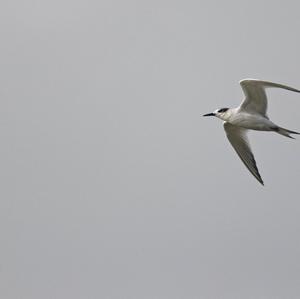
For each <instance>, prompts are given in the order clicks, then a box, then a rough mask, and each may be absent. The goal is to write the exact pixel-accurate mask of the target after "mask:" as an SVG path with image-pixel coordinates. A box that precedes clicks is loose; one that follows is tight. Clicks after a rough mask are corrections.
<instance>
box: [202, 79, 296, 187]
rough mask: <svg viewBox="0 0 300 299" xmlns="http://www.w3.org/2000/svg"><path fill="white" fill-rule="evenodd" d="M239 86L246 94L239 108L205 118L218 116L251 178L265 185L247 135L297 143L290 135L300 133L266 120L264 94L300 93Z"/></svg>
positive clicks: (253, 83) (246, 83)
mask: <svg viewBox="0 0 300 299" xmlns="http://www.w3.org/2000/svg"><path fill="white" fill-rule="evenodd" d="M240 85H241V87H242V89H243V92H244V94H245V99H244V100H243V101H242V103H241V104H240V106H238V107H237V108H221V109H217V110H215V111H214V112H212V113H208V114H204V115H203V116H215V117H217V118H220V119H221V120H223V121H224V122H223V126H224V130H225V132H226V135H227V138H228V140H229V142H230V143H231V145H232V147H233V148H234V150H235V151H236V153H237V154H238V156H239V157H240V159H241V160H242V162H243V163H244V164H245V166H246V167H247V168H248V170H249V171H250V172H251V173H252V175H253V176H254V177H255V178H256V179H257V180H258V181H259V182H260V183H261V184H262V185H264V182H263V180H262V178H261V176H260V174H259V171H258V168H257V166H256V161H255V159H254V155H253V153H252V151H251V147H250V144H249V141H248V137H247V131H248V130H256V131H271V132H276V133H278V134H281V135H283V136H286V137H289V138H293V139H294V137H292V136H290V134H300V133H298V132H295V131H291V130H288V129H284V128H282V127H279V126H278V125H276V124H275V123H273V122H272V121H271V120H270V119H269V117H268V116H267V106H268V100H267V95H266V91H265V90H266V88H269V87H277V88H283V89H287V90H291V91H295V92H300V90H298V89H295V88H293V87H289V86H286V85H283V84H278V83H273V82H268V81H262V80H256V79H244V80H241V81H240Z"/></svg>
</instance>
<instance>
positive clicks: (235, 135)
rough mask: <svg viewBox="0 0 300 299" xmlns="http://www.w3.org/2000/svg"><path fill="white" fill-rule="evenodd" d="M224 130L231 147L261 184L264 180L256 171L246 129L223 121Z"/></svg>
mask: <svg viewBox="0 0 300 299" xmlns="http://www.w3.org/2000/svg"><path fill="white" fill-rule="evenodd" d="M223 125H224V130H225V132H226V135H227V138H228V140H229V142H230V143H231V145H232V147H233V148H234V150H235V151H236V153H237V154H238V155H239V157H240V158H241V160H242V161H243V163H244V164H245V166H246V167H247V168H248V170H249V171H250V172H251V173H252V174H253V175H254V177H255V178H256V179H257V180H258V181H259V182H260V183H261V184H262V185H263V184H264V182H263V180H262V178H261V176H260V174H259V172H258V169H257V166H256V162H255V159H254V156H253V154H252V151H251V148H250V145H249V141H248V138H247V135H246V133H247V130H246V129H244V128H241V127H237V126H234V125H231V124H230V123H228V122H224V124H223Z"/></svg>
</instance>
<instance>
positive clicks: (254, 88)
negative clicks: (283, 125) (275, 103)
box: [240, 79, 300, 116]
mask: <svg viewBox="0 0 300 299" xmlns="http://www.w3.org/2000/svg"><path fill="white" fill-rule="evenodd" d="M240 85H241V87H242V89H243V92H244V94H245V96H246V98H245V100H244V101H243V102H242V104H241V105H240V108H241V109H242V110H245V111H247V112H255V113H259V114H262V115H263V116H265V115H266V113H267V108H268V100H267V95H266V91H265V89H266V88H268V87H277V88H283V89H287V90H290V91H294V92H300V90H298V89H296V88H293V87H290V86H287V85H283V84H279V83H274V82H269V81H262V80H256V79H244V80H241V81H240Z"/></svg>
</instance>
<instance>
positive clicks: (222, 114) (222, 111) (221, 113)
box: [203, 108, 229, 120]
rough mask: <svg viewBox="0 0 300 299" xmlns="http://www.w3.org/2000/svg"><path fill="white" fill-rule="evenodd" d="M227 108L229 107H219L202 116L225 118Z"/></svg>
mask: <svg viewBox="0 0 300 299" xmlns="http://www.w3.org/2000/svg"><path fill="white" fill-rule="evenodd" d="M228 109H229V108H220V109H217V110H215V111H214V112H212V113H207V114H204V115H203V116H215V117H218V118H220V119H223V120H225V119H226V118H227V117H226V112H227V111H228Z"/></svg>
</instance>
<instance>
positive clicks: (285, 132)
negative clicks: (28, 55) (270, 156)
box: [273, 127, 300, 139]
mask: <svg viewBox="0 0 300 299" xmlns="http://www.w3.org/2000/svg"><path fill="white" fill-rule="evenodd" d="M273 130H274V131H275V132H276V133H278V134H280V135H283V136H286V137H289V138H292V139H295V138H294V137H292V136H291V135H290V134H297V135H299V134H300V133H299V132H295V131H291V130H288V129H284V128H281V127H276V128H274V129H273Z"/></svg>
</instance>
